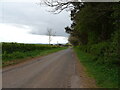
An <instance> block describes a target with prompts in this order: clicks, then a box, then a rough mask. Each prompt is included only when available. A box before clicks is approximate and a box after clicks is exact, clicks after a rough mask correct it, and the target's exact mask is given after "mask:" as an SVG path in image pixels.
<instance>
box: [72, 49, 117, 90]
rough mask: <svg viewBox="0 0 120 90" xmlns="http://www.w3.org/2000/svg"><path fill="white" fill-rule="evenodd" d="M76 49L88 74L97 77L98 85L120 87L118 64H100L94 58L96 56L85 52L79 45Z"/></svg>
mask: <svg viewBox="0 0 120 90" xmlns="http://www.w3.org/2000/svg"><path fill="white" fill-rule="evenodd" d="M74 50H75V52H76V53H77V56H78V58H79V60H80V62H81V63H82V64H83V65H84V66H85V67H86V69H87V73H88V75H89V76H91V77H93V78H95V80H96V83H97V85H98V87H103V88H118V86H119V85H118V81H119V76H118V67H117V66H112V68H109V67H108V66H107V65H105V64H98V63H96V62H95V61H94V60H93V59H94V57H95V56H92V55H91V54H88V53H84V52H82V51H81V50H79V48H77V47H75V48H74ZM101 59H102V58H101Z"/></svg>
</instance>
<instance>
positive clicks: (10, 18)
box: [0, 2, 71, 36]
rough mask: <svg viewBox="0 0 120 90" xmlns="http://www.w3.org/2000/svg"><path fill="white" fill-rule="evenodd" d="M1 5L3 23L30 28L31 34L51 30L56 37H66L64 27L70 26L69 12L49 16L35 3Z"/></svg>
mask: <svg viewBox="0 0 120 90" xmlns="http://www.w3.org/2000/svg"><path fill="white" fill-rule="evenodd" d="M2 5H3V6H0V8H3V10H4V11H3V14H2V15H3V17H4V23H12V24H16V25H18V24H20V25H27V26H30V27H31V29H32V30H31V32H30V33H31V34H40V35H44V34H45V33H46V30H47V28H52V29H53V30H54V31H55V32H56V35H61V36H67V34H66V33H65V31H64V27H66V26H68V25H70V24H71V21H70V17H69V12H66V11H63V12H62V13H60V14H51V13H50V12H47V10H48V9H49V8H48V7H41V6H39V5H37V4H35V3H16V2H14V3H13V2H12V3H10V2H9V3H5V2H4V4H2ZM0 19H2V16H0ZM20 25H19V26H20Z"/></svg>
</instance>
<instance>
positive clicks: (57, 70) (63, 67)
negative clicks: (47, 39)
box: [2, 48, 94, 88]
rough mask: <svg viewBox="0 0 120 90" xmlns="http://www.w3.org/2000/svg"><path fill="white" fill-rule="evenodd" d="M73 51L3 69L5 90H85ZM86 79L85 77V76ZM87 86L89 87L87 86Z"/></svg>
mask: <svg viewBox="0 0 120 90" xmlns="http://www.w3.org/2000/svg"><path fill="white" fill-rule="evenodd" d="M76 63H77V60H76V56H75V54H74V52H73V50H72V49H70V48H69V49H66V50H62V51H59V52H56V53H53V54H50V55H47V56H44V57H41V58H38V59H35V60H31V61H27V62H26V63H23V64H20V65H17V66H11V67H7V68H4V69H3V72H2V78H3V81H2V82H3V88H84V87H88V88H89V86H91V87H94V85H93V86H92V85H87V83H85V82H83V80H82V79H81V76H82V75H81V76H80V75H79V74H77V72H78V71H79V70H78V69H77V68H78V67H76ZM83 78H84V76H83ZM86 85H87V86H86Z"/></svg>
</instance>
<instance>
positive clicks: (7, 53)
mask: <svg viewBox="0 0 120 90" xmlns="http://www.w3.org/2000/svg"><path fill="white" fill-rule="evenodd" d="M2 49H3V51H2V52H3V53H2V64H3V66H7V65H11V64H16V63H19V62H22V61H24V59H23V58H25V60H26V58H33V57H36V56H42V55H46V54H49V53H52V52H56V51H59V50H62V49H65V48H64V47H58V46H52V45H40V44H22V43H3V47H2Z"/></svg>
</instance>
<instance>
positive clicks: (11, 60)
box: [2, 47, 66, 67]
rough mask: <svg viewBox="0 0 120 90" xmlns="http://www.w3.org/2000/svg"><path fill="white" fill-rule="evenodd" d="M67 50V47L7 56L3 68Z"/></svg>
mask: <svg viewBox="0 0 120 90" xmlns="http://www.w3.org/2000/svg"><path fill="white" fill-rule="evenodd" d="M63 49H66V48H65V47H61V48H52V49H48V50H34V51H29V52H24V53H23V52H13V53H12V54H6V55H5V56H4V57H5V58H4V59H2V66H3V67H5V66H8V65H13V64H17V63H20V62H22V61H25V60H26V59H29V58H34V57H37V56H44V55H48V54H50V53H53V52H57V51H60V50H63Z"/></svg>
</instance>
